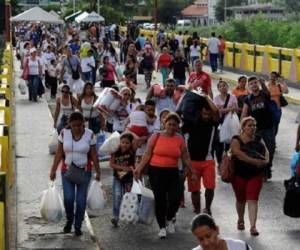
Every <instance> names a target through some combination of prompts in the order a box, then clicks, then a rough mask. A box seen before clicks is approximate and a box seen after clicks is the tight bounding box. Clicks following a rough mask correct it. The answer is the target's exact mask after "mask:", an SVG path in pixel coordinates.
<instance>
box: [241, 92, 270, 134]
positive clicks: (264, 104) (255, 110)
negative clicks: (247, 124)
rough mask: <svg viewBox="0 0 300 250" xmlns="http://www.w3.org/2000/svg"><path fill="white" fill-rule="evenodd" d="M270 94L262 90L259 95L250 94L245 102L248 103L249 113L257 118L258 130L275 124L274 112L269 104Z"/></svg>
mask: <svg viewBox="0 0 300 250" xmlns="http://www.w3.org/2000/svg"><path fill="white" fill-rule="evenodd" d="M269 102H270V96H269V95H267V94H266V93H265V92H263V91H262V90H261V91H260V92H259V95H257V96H254V95H253V94H250V95H248V96H247V97H246V98H245V104H247V105H248V114H249V115H251V116H252V117H254V118H255V120H256V122H257V124H256V125H257V130H261V129H269V128H272V127H273V125H274V122H273V116H272V112H271V110H270V108H269V107H268V106H269Z"/></svg>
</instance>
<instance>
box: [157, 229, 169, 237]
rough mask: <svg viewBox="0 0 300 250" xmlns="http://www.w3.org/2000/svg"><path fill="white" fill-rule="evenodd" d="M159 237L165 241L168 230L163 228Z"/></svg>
mask: <svg viewBox="0 0 300 250" xmlns="http://www.w3.org/2000/svg"><path fill="white" fill-rule="evenodd" d="M158 237H159V238H161V239H165V238H166V237H167V230H166V229H165V228H161V229H160V230H159V232H158Z"/></svg>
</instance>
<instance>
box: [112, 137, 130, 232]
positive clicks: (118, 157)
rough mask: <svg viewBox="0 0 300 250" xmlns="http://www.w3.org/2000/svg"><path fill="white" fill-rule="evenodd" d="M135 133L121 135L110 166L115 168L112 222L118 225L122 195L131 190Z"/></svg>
mask: <svg viewBox="0 0 300 250" xmlns="http://www.w3.org/2000/svg"><path fill="white" fill-rule="evenodd" d="M133 139H134V137H133V135H132V134H129V133H125V134H122V135H121V138H120V147H119V149H118V150H117V152H115V153H114V154H112V155H111V159H110V167H111V168H113V170H114V174H113V218H112V219H111V223H112V224H113V226H115V227H117V226H118V222H119V214H120V206H121V202H122V197H123V195H124V194H125V193H126V192H130V191H131V187H132V182H133V175H132V171H133V169H134V163H135V150H134V147H133Z"/></svg>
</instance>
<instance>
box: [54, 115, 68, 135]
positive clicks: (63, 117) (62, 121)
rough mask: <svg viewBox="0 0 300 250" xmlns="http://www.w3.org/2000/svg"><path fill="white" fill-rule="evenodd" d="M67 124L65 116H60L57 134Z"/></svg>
mask: <svg viewBox="0 0 300 250" xmlns="http://www.w3.org/2000/svg"><path fill="white" fill-rule="evenodd" d="M67 123H68V117H67V116H66V115H62V116H61V118H60V121H59V124H58V126H57V128H56V130H57V133H58V134H60V132H61V131H62V129H63V128H65V127H66V125H67Z"/></svg>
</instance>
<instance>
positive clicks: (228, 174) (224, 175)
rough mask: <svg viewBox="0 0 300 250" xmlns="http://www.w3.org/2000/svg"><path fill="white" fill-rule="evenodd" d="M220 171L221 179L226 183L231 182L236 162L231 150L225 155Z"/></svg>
mask: <svg viewBox="0 0 300 250" xmlns="http://www.w3.org/2000/svg"><path fill="white" fill-rule="evenodd" d="M220 172H221V180H222V181H223V182H225V183H231V181H232V178H233V174H234V163H233V160H232V158H231V153H230V150H229V151H228V152H227V153H226V154H224V155H223V158H222V162H221V166H220Z"/></svg>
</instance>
